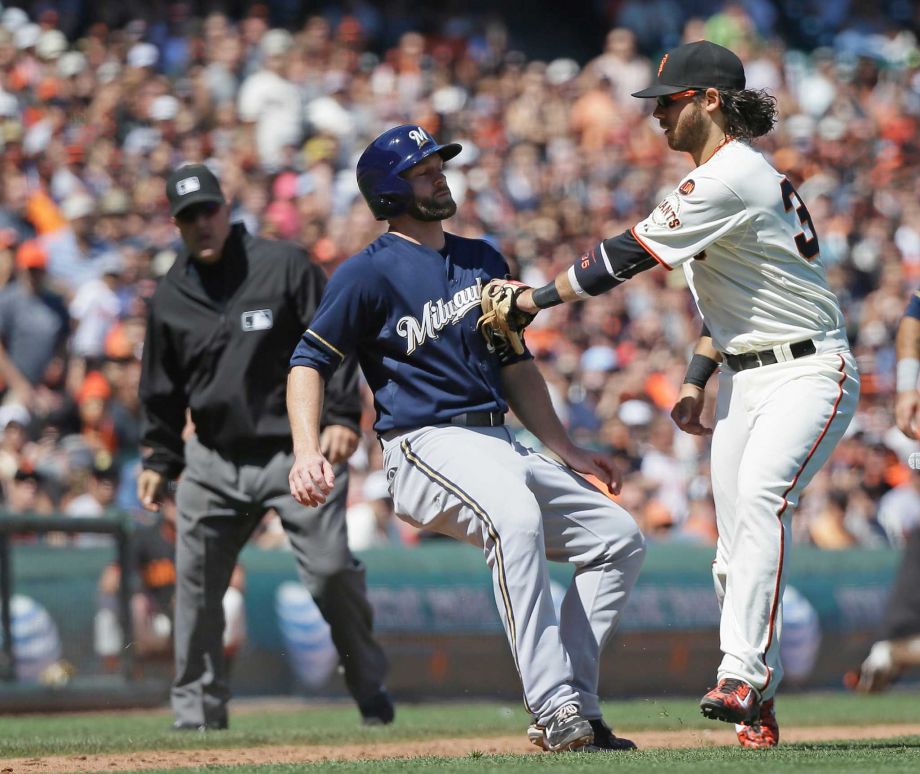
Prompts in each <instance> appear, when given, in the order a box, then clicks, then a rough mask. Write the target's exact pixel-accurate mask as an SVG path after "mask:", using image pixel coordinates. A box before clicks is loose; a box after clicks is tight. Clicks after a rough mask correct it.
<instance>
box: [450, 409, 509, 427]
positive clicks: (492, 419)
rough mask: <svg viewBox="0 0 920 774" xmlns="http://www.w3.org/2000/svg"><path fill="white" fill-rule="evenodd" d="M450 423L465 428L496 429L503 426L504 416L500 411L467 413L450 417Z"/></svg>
mask: <svg viewBox="0 0 920 774" xmlns="http://www.w3.org/2000/svg"><path fill="white" fill-rule="evenodd" d="M450 423H451V424H452V425H465V426H466V427H498V426H499V425H503V424H505V415H504V414H502V413H501V412H500V411H467V412H466V413H465V414H457V415H456V416H453V417H451V418H450Z"/></svg>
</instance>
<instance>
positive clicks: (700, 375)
mask: <svg viewBox="0 0 920 774" xmlns="http://www.w3.org/2000/svg"><path fill="white" fill-rule="evenodd" d="M718 367H719V364H718V363H717V362H716V361H715V360H713V359H712V358H711V357H706V355H700V354H694V356H693V357H692V358H690V365H688V366H687V375H686V376H685V377H684V384H692V385H693V386H694V387H699V388H700V389H701V390H702V389H705V387H706V382H708V381H709V377H710V376H712V374H713V372H714V371H715V370H716V369H717V368H718Z"/></svg>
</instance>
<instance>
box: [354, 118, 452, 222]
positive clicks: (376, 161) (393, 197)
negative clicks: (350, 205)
mask: <svg viewBox="0 0 920 774" xmlns="http://www.w3.org/2000/svg"><path fill="white" fill-rule="evenodd" d="M460 150H461V147H460V145H459V144H457V143H455V142H451V143H446V144H444V145H439V144H438V142H437V140H435V139H434V137H432V136H431V135H430V134H428V132H426V131H425V130H424V129H422V128H421V127H420V126H413V125H411V124H404V125H402V126H396V127H394V128H392V129H388V130H387V131H385V132H384V133H383V134H381V135H380V136H379V137H378V138H377V139H376V140H374V141H373V142H372V143H371V144H370V145H368V146H367V148H366V149H365V150H364V153H362V154H361V158H359V159H358V168H357V175H358V188H359V189H361V195H362V196H364V199H365V201H367V206H368V207H370V208H371V212H372V213H374V217H375V218H376V219H377V220H389V219H390V218H395V217H398V216H399V215H402V214H403V213H404V212H405V211H406V210H407V209H408V208H409V205H410V204H412V186H411V185H409V183H408V182H407V181H406V180H405V179H404V178H403V177H402V173H403V172H405V171H406V170H407V169H409V168H410V167H414V166H415V165H416V164H418V163H419V162H420V161H422V160H423V159H426V158H428V157H429V156H431V155H432V154H434V153H437V154H438V155H440V157H441V158H442V159H444V160H445V161H447V160H448V159H452V158H453V157H454V156H456V155H457V154H458V153H459V152H460Z"/></svg>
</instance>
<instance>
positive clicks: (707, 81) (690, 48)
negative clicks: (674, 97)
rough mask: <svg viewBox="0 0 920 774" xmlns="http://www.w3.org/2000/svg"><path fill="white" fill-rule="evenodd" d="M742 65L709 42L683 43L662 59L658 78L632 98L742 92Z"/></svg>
mask: <svg viewBox="0 0 920 774" xmlns="http://www.w3.org/2000/svg"><path fill="white" fill-rule="evenodd" d="M744 84H745V78H744V65H742V64H741V60H740V59H739V58H738V57H737V56H736V55H735V54H734V53H733V52H731V51H729V50H728V49H727V48H725V47H724V46H720V45H718V44H717V43H711V42H709V41H708V40H698V41H697V42H696V43H685V44H684V45H682V46H678V47H677V48H673V49H671V50H670V51H668V53H667V54H665V55H664V56H663V57H661V63H660V64H659V65H658V76H657V78H656V80H655V83H653V84H652V85H651V86H649V87H648V88H647V89H642V91H637V92H634V93H633V96H634V97H663V96H665V95H667V94H677V93H678V92H681V91H686V90H687V89H709V88H716V89H743V88H744Z"/></svg>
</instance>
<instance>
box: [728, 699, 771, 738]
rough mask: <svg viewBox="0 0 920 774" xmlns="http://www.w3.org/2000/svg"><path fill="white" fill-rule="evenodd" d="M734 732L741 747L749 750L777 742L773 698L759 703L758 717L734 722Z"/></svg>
mask: <svg viewBox="0 0 920 774" xmlns="http://www.w3.org/2000/svg"><path fill="white" fill-rule="evenodd" d="M735 732H736V733H737V734H738V741H739V742H741V746H742V747H746V748H748V749H749V750H763V749H766V748H767V747H776V745H778V744H779V724H778V723H777V722H776V709H775V707H774V706H773V699H767V700H766V701H765V702H763V703H761V705H760V718H759V719H757V720H755V721H753V722H751V723H736V724H735Z"/></svg>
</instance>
